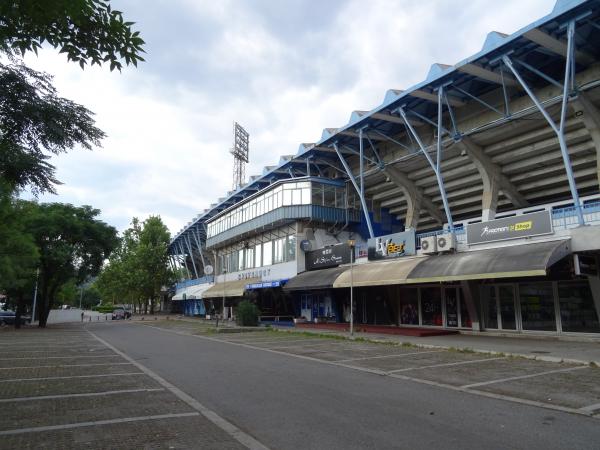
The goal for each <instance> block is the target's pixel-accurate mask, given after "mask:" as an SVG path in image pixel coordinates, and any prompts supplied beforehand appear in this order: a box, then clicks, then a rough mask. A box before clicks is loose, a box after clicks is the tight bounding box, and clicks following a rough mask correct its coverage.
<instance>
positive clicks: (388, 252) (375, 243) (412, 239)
mask: <svg viewBox="0 0 600 450" xmlns="http://www.w3.org/2000/svg"><path fill="white" fill-rule="evenodd" d="M367 245H368V258H369V260H378V259H389V258H399V257H401V256H409V255H414V254H415V253H416V235H415V230H407V231H403V232H402V233H394V234H388V235H385V236H380V237H376V238H371V239H369V241H368V243H367Z"/></svg>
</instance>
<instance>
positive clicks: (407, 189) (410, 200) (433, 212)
mask: <svg viewBox="0 0 600 450" xmlns="http://www.w3.org/2000/svg"><path fill="white" fill-rule="evenodd" d="M383 173H385V174H386V175H387V176H388V177H389V179H390V181H392V182H393V183H394V184H395V185H396V186H398V187H399V188H400V189H402V193H403V194H404V198H406V204H407V211H406V218H405V219H404V225H405V227H406V228H414V229H415V230H416V229H417V225H418V224H419V215H420V212H421V209H425V210H426V211H427V212H428V213H429V215H430V216H431V217H432V218H433V219H434V220H435V221H436V222H437V223H438V225H442V224H443V223H444V216H443V214H442V213H441V212H440V210H439V208H438V207H437V206H436V204H435V203H433V201H431V199H430V198H429V197H428V196H426V195H425V193H423V190H422V189H421V188H419V187H418V186H417V185H416V184H415V183H414V182H413V181H412V180H411V179H410V178H408V176H407V175H406V174H405V173H404V172H401V171H400V170H398V169H396V168H394V167H390V166H387V167H384V168H383Z"/></svg>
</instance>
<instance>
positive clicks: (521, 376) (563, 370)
mask: <svg viewBox="0 0 600 450" xmlns="http://www.w3.org/2000/svg"><path fill="white" fill-rule="evenodd" d="M587 368H588V366H578V367H569V368H567V369H557V370H547V371H545V372H538V373H532V374H529V375H520V376H517V377H508V378H500V379H498V380H491V381H483V382H481V383H473V384H465V385H464V386H461V388H463V389H470V388H474V387H479V386H487V385H488V384H495V383H504V382H507V381H514V380H524V379H526V378H535V377H540V376H542V375H549V374H552V373H561V372H570V371H572V370H580V369H587Z"/></svg>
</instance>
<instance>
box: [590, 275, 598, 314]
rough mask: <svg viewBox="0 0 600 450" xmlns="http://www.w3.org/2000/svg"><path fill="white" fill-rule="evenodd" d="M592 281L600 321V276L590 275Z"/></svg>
mask: <svg viewBox="0 0 600 450" xmlns="http://www.w3.org/2000/svg"><path fill="white" fill-rule="evenodd" d="M588 280H589V282H590V289H591V290H592V297H593V299H594V306H595V307H596V315H597V316H598V321H600V277H592V276H588Z"/></svg>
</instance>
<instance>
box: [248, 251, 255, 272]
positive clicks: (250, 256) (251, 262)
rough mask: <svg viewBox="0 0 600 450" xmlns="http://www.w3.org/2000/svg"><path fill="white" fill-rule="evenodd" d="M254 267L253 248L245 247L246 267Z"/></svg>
mask: <svg viewBox="0 0 600 450" xmlns="http://www.w3.org/2000/svg"><path fill="white" fill-rule="evenodd" d="M253 267H254V249H253V248H248V249H246V269H252V268H253Z"/></svg>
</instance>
